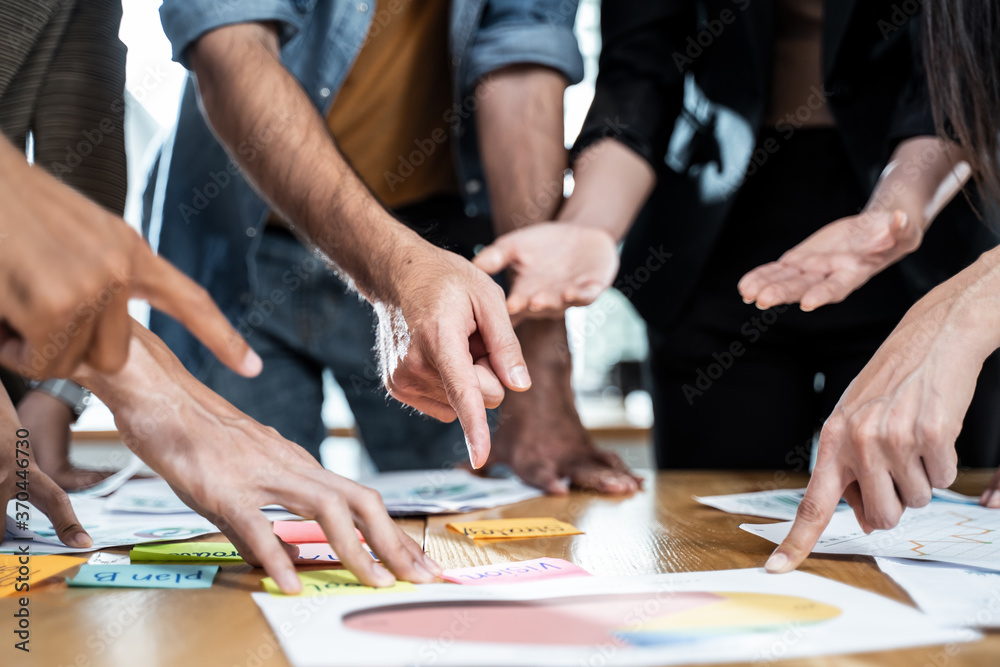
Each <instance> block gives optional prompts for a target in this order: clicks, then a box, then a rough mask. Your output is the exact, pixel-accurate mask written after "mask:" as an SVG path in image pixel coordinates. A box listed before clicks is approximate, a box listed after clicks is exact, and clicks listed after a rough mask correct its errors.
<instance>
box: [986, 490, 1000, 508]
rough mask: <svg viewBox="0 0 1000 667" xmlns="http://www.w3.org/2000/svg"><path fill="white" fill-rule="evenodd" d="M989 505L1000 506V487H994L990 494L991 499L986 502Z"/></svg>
mask: <svg viewBox="0 0 1000 667" xmlns="http://www.w3.org/2000/svg"><path fill="white" fill-rule="evenodd" d="M986 506H987V507H1000V489H994V490H993V493H991V494H990V499H989V501H988V502H987V503H986Z"/></svg>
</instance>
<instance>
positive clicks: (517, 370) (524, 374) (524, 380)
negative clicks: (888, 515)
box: [510, 364, 531, 389]
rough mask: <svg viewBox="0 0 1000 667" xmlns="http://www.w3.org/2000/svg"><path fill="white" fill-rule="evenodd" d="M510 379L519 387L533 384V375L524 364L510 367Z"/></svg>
mask: <svg viewBox="0 0 1000 667" xmlns="http://www.w3.org/2000/svg"><path fill="white" fill-rule="evenodd" d="M510 381H511V382H513V383H514V386H515V387H517V388H518V389H527V388H528V387H530V386H531V377H530V376H529V375H528V368H527V367H526V366H524V365H523V364H519V365H517V366H514V368H512V369H510Z"/></svg>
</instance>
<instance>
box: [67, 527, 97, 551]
mask: <svg viewBox="0 0 1000 667" xmlns="http://www.w3.org/2000/svg"><path fill="white" fill-rule="evenodd" d="M66 544H67V545H69V546H71V547H77V548H79V549H86V548H87V547H92V546H94V540H92V539H91V538H90V535H88V534H87V533H86V532H84V531H82V530H81V531H80V532H79V533H73V534H72V535H70V536H69V538H68V539H67V540H66Z"/></svg>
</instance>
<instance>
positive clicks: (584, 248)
mask: <svg viewBox="0 0 1000 667" xmlns="http://www.w3.org/2000/svg"><path fill="white" fill-rule="evenodd" d="M473 264H475V265H476V266H478V267H479V268H480V269H482V270H483V271H485V272H486V273H489V274H491V275H492V274H497V273H500V272H501V271H503V270H504V269H507V275H508V277H509V279H510V281H511V285H510V289H509V294H508V296H507V312H509V313H510V314H511V316H512V317H514V318H515V321H516V320H517V319H519V318H520V317H529V318H553V317H559V316H560V315H562V313H563V312H564V311H565V310H566V309H567V308H570V307H573V306H586V305H589V304H591V303H593V301H594V299H596V298H597V297H598V295H600V293H601V292H603V291H604V290H606V289H607V288H608V287H610V286H611V283H612V282H613V281H614V279H615V274H616V273H617V271H618V246H617V244H616V243H615V240H614V238H612V236H611V235H610V234H609V233H608V232H606V231H605V230H603V229H599V228H596V227H586V226H582V225H575V224H573V223H567V222H551V223H539V224H535V225H531V226H530V227H525V228H523V229H519V230H516V231H513V232H510V233H509V234H504V235H503V236H501V237H499V238H498V239H497V240H496V241H494V242H493V244H491V245H490V246H488V247H486V248H484V249H483V250H482V252H480V253H479V255H477V256H476V258H475V259H474V260H473Z"/></svg>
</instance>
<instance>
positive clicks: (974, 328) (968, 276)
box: [936, 247, 1000, 360]
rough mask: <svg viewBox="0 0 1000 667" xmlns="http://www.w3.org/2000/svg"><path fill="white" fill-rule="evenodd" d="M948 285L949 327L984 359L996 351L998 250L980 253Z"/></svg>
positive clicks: (999, 339)
mask: <svg viewBox="0 0 1000 667" xmlns="http://www.w3.org/2000/svg"><path fill="white" fill-rule="evenodd" d="M948 282H949V283H951V282H954V283H955V287H954V291H953V293H952V294H950V295H948V296H947V297H946V298H948V299H949V300H951V301H952V302H953V304H954V305H953V307H952V309H951V311H950V313H949V317H948V323H949V325H950V328H951V329H952V330H954V331H955V332H956V334H957V335H958V336H960V337H961V338H962V340H963V341H964V345H966V346H968V347H969V349H970V350H973V351H975V352H976V354H977V356H978V357H980V358H981V359H982V360H985V359H986V357H988V356H989V355H990V354H992V353H993V352H994V351H995V350H996V349H998V348H1000V247H998V248H995V249H993V250H990V251H988V252H986V253H983V255H981V256H980V258H979V259H978V260H977V261H976V262H975V263H974V264H972V266H970V267H968V268H967V269H965V270H964V271H962V272H961V273H959V274H958V275H957V276H955V277H954V278H952V279H951V280H950V281H948ZM946 285H948V283H945V284H944V285H941V286H939V287H938V288H936V289H942V288H943V287H945V286H946Z"/></svg>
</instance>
